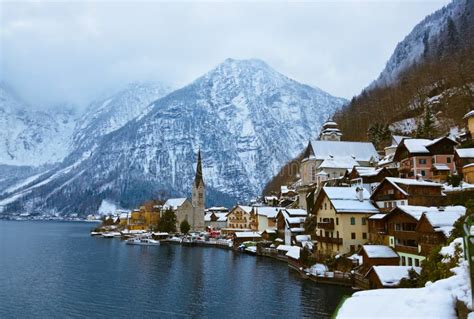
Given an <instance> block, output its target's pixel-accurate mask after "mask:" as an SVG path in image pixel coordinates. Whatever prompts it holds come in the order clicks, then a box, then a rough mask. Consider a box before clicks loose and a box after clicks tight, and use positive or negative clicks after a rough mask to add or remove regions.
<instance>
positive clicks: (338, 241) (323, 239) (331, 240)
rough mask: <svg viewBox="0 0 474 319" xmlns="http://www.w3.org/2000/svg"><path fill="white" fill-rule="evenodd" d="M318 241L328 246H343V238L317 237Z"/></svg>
mask: <svg viewBox="0 0 474 319" xmlns="http://www.w3.org/2000/svg"><path fill="white" fill-rule="evenodd" d="M315 239H316V241H319V242H322V243H328V244H336V245H342V238H331V237H324V236H316V237H315Z"/></svg>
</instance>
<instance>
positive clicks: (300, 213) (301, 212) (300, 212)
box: [285, 208, 308, 217]
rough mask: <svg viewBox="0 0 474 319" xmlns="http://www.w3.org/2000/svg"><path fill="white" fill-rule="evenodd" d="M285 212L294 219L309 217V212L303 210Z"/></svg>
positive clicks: (292, 209)
mask: <svg viewBox="0 0 474 319" xmlns="http://www.w3.org/2000/svg"><path fill="white" fill-rule="evenodd" d="M285 211H286V212H287V214H288V215H289V216H292V217H295V216H307V215H308V212H307V211H306V210H304V209H301V208H287V209H285Z"/></svg>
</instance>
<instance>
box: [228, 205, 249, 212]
mask: <svg viewBox="0 0 474 319" xmlns="http://www.w3.org/2000/svg"><path fill="white" fill-rule="evenodd" d="M237 207H239V208H240V209H242V210H243V211H244V212H246V213H247V214H250V212H251V211H252V208H253V207H252V206H243V205H236V206H235V207H234V208H232V210H231V212H232V211H233V210H234V209H236V208H237Z"/></svg>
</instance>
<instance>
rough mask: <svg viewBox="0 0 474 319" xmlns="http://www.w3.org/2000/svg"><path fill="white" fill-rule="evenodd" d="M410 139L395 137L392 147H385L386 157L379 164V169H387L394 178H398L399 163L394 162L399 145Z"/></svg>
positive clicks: (393, 137)
mask: <svg viewBox="0 0 474 319" xmlns="http://www.w3.org/2000/svg"><path fill="white" fill-rule="evenodd" d="M405 138H409V137H407V136H400V135H393V136H392V142H391V144H390V146H387V147H385V149H384V152H385V156H384V157H383V158H382V159H381V160H380V161H379V162H378V163H377V167H378V168H381V167H385V168H387V169H388V170H389V171H390V173H391V174H392V175H393V176H396V175H397V176H398V164H399V163H398V162H396V161H395V160H394V156H395V152H396V150H397V147H398V144H400V142H401V141H402V140H403V139H405Z"/></svg>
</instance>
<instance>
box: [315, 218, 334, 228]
mask: <svg viewBox="0 0 474 319" xmlns="http://www.w3.org/2000/svg"><path fill="white" fill-rule="evenodd" d="M318 228H320V229H325V230H333V229H334V220H331V221H327V222H319V223H318Z"/></svg>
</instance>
